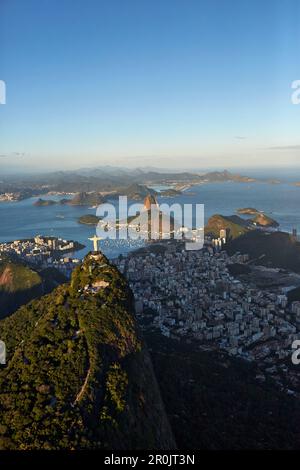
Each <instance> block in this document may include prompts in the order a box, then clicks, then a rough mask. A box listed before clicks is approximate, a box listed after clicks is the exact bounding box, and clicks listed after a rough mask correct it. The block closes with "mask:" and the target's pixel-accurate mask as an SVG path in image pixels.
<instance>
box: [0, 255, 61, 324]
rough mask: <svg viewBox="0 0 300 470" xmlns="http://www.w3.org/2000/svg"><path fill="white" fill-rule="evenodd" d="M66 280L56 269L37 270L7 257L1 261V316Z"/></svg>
mask: <svg viewBox="0 0 300 470" xmlns="http://www.w3.org/2000/svg"><path fill="white" fill-rule="evenodd" d="M65 280H66V279H65V278H64V276H63V275H62V274H60V272H59V271H57V270H56V269H51V270H49V269H46V270H39V271H36V270H34V269H33V268H30V267H29V266H27V265H26V264H25V263H21V262H20V261H17V260H11V259H9V258H5V259H4V260H2V261H0V318H3V317H5V316H7V315H9V314H11V313H12V312H14V311H15V310H16V309H17V308H19V307H20V306H21V305H24V304H26V303H27V302H29V301H30V300H32V299H34V298H37V297H40V296H41V295H43V294H45V293H47V292H50V291H51V290H52V289H54V287H56V286H57V285H58V284H60V283H62V282H65Z"/></svg>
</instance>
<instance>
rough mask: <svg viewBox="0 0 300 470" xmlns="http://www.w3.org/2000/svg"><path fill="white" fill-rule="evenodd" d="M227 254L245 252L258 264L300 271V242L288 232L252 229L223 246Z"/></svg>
mask: <svg viewBox="0 0 300 470" xmlns="http://www.w3.org/2000/svg"><path fill="white" fill-rule="evenodd" d="M225 248H226V250H227V251H228V253H229V254H234V253H236V252H237V251H240V252H241V253H247V254H249V256H250V259H251V260H253V262H254V261H255V262H257V263H258V264H260V265H265V266H270V267H278V268H283V269H290V270H292V271H295V272H298V273H299V272H300V243H299V242H297V241H295V240H293V238H292V236H291V235H290V234H289V233H285V232H273V233H268V232H263V231H261V230H252V231H251V232H249V233H246V234H244V236H242V237H239V238H237V239H235V240H232V241H231V242H230V243H228V244H227V245H226V246H225Z"/></svg>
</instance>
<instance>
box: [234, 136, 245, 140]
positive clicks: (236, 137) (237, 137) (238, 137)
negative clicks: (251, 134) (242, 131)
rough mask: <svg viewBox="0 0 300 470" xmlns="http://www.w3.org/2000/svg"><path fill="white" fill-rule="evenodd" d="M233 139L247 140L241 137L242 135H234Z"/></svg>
mask: <svg viewBox="0 0 300 470" xmlns="http://www.w3.org/2000/svg"><path fill="white" fill-rule="evenodd" d="M234 138H235V139H236V140H245V139H247V137H245V136H243V135H236V136H235V137H234Z"/></svg>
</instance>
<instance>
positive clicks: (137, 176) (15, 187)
mask: <svg viewBox="0 0 300 470" xmlns="http://www.w3.org/2000/svg"><path fill="white" fill-rule="evenodd" d="M224 181H232V182H241V183H248V182H254V181H256V180H255V179H254V178H251V177H248V176H243V175H239V174H235V173H231V172H229V171H228V170H224V171H213V172H209V173H205V174H200V173H192V172H158V171H153V170H148V171H143V170H139V169H137V170H126V171H125V170H124V169H117V168H116V169H112V168H96V169H94V170H85V171H84V170H81V172H80V171H78V172H76V171H57V172H53V173H45V174H33V175H23V176H5V177H3V179H2V181H1V182H0V194H1V193H7V192H11V193H18V194H19V198H20V199H21V198H25V197H30V196H33V195H39V194H45V193H47V192H58V193H80V192H81V193H82V192H91V191H95V192H117V193H119V192H122V191H123V190H124V189H125V188H127V187H130V186H131V185H135V184H139V185H146V186H148V185H151V184H171V183H172V184H174V183H188V184H197V183H212V182H224Z"/></svg>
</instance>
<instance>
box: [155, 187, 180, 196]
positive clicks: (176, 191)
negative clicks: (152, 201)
mask: <svg viewBox="0 0 300 470" xmlns="http://www.w3.org/2000/svg"><path fill="white" fill-rule="evenodd" d="M181 194H182V191H180V190H179V189H173V188H170V189H163V190H162V191H160V193H159V196H161V197H176V196H180V195H181Z"/></svg>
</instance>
